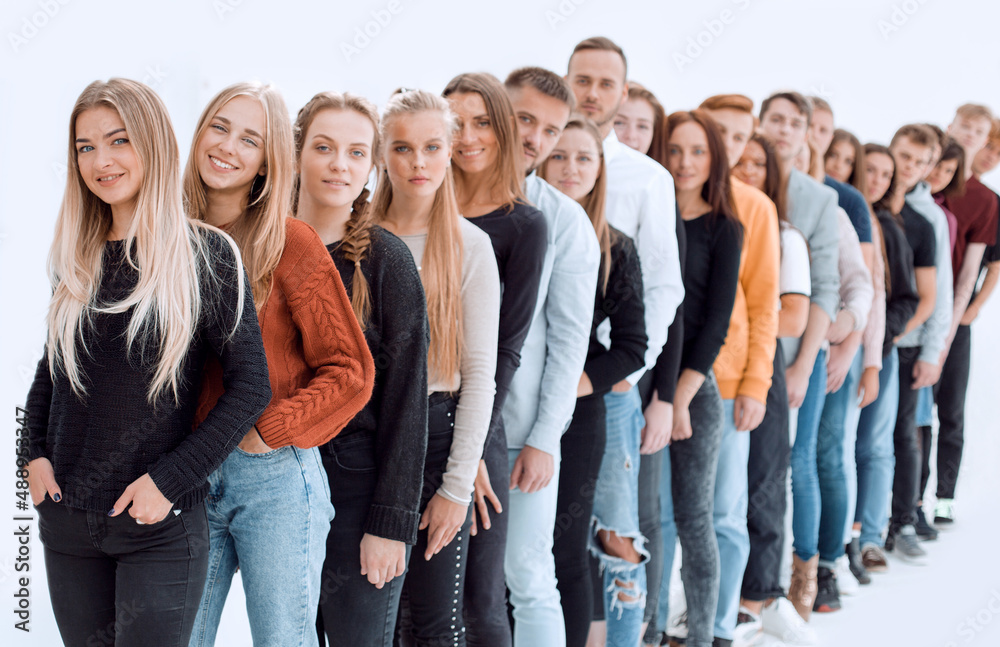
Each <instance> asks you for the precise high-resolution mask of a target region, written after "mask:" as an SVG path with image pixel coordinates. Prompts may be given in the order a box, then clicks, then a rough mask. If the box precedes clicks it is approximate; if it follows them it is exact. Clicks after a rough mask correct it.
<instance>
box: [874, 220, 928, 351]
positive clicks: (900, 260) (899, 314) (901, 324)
mask: <svg viewBox="0 0 1000 647" xmlns="http://www.w3.org/2000/svg"><path fill="white" fill-rule="evenodd" d="M876 215H877V216H878V222H879V224H880V225H881V226H882V239H883V240H884V241H885V260H886V264H887V265H888V266H889V280H888V281H887V282H886V283H887V284H886V299H885V341H884V342H883V344H882V357H888V356H889V353H891V352H892V340H893V339H895V338H896V337H897V336H899V334H900V333H901V332H903V331H904V330H905V329H906V323H907V322H908V321H909V320H910V319H911V318H912V317H913V314H914V313H915V312H916V311H917V303H918V302H919V301H920V297H919V296H918V295H917V289H916V278H915V272H914V269H913V250H912V249H910V243H909V242H907V240H906V234H905V233H904V232H903V228H902V227H901V225H900V223H899V221H898V220H896V218H894V217H893V216H892V215H891V214H890V213H889V212H888V211H885V210H884V209H880V210H879V212H878V214H876Z"/></svg>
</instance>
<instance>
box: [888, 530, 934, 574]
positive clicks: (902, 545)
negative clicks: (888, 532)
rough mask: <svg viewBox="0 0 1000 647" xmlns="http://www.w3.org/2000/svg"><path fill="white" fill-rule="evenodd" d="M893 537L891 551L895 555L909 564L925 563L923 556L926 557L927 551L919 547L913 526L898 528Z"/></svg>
mask: <svg viewBox="0 0 1000 647" xmlns="http://www.w3.org/2000/svg"><path fill="white" fill-rule="evenodd" d="M895 539H896V541H895V544H894V545H893V549H892V552H893V554H894V555H896V557H899V558H900V559H902V560H903V561H905V562H909V563H911V564H917V565H921V566H922V565H923V564H924V563H925V562H924V558H925V557H927V551H925V550H924V549H923V548H921V547H920V541H919V540H918V539H917V531H916V529H914V527H913V526H903V527H902V528H900V529H899V532H898V533H897V534H896V537H895Z"/></svg>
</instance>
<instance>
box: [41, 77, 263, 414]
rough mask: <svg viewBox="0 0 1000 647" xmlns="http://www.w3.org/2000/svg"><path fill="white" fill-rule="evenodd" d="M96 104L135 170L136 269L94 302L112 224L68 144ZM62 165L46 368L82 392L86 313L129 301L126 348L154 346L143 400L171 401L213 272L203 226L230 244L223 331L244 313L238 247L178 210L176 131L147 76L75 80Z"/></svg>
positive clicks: (132, 234) (130, 237)
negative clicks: (114, 297) (124, 283)
mask: <svg viewBox="0 0 1000 647" xmlns="http://www.w3.org/2000/svg"><path fill="white" fill-rule="evenodd" d="M99 107H105V108H110V109H112V110H115V111H116V112H117V113H118V115H119V117H121V120H122V122H123V123H124V124H125V132H126V135H127V137H128V140H129V143H130V145H131V146H132V148H133V149H134V150H135V154H136V157H137V158H138V160H139V162H140V163H141V165H142V174H143V177H142V184H141V185H140V188H139V195H138V198H137V200H136V208H135V215H134V217H133V218H132V223H131V225H130V226H129V229H128V231H127V232H126V234H125V239H124V249H125V256H126V262H127V263H128V264H129V265H130V266H131V267H132V268H133V269H135V270H136V271H137V272H138V282H137V283H136V286H135V288H134V289H133V290H132V292H131V293H130V294H129V295H128V296H126V297H125V298H124V299H122V300H121V301H118V302H116V303H110V304H103V303H98V302H97V293H98V291H99V289H100V286H101V279H102V259H103V256H104V249H105V244H104V243H105V241H106V240H107V236H108V233H109V232H110V231H111V225H112V217H111V207H110V206H109V205H108V204H106V203H104V202H102V201H101V200H100V199H99V198H98V197H97V196H95V195H94V194H93V193H91V191H90V189H88V188H87V185H86V184H85V183H84V181H83V178H82V177H81V175H80V167H79V165H78V163H77V150H76V122H77V119H78V118H79V116H80V115H81V114H83V113H84V112H86V111H87V110H91V109H94V108H99ZM66 167H67V172H66V190H65V193H64V194H63V200H62V205H61V206H60V207H59V216H58V218H57V219H56V228H55V229H56V230H55V237H54V239H53V241H52V247H51V248H50V250H49V258H48V273H49V280H50V282H51V284H52V299H51V301H50V302H49V312H48V316H47V324H48V338H47V339H48V341H47V357H48V362H49V372H50V374H51V375H52V376H53V378H55V376H56V374H57V372H58V371H61V372H63V373H64V374H65V375H66V376H67V378H68V379H69V381H70V385H71V387H72V389H73V392H74V393H75V394H76V395H77V396H79V397H83V396H85V395H86V393H87V388H86V386H85V384H84V379H83V377H84V376H83V375H82V374H81V372H80V367H79V364H78V352H80V351H81V350H82V351H83V352H84V353H87V352H89V351H88V349H87V345H86V335H85V332H86V330H87V329H88V328H89V327H91V326H92V325H93V319H92V317H93V315H94V314H114V313H122V312H127V311H129V310H132V314H131V317H130V321H129V325H128V330H127V332H126V342H127V345H128V350H129V352H131V351H132V348H133V346H134V345H135V344H136V343H137V342H138V344H139V347H140V349H141V351H142V352H143V354H144V351H146V350H147V349H155V350H154V352H155V353H156V355H157V360H156V367H155V369H154V371H153V375H152V379H151V381H150V385H149V392H148V394H147V400H148V401H149V403H150V404H155V403H156V402H157V400H158V399H159V398H160V397H161V396H166V395H168V392H169V394H170V395H172V396H173V400H174V403H175V405H176V404H178V403H179V397H180V394H179V388H180V386H181V382H180V380H181V371H182V369H183V367H184V360H185V358H186V357H187V353H188V348H189V345H190V343H191V339H192V337H193V336H194V334H195V328H196V325H197V322H198V319H199V317H200V313H201V300H202V295H201V289H200V288H201V286H200V284H199V278H208V279H210V280H217V279H218V277H217V276H215V273H214V269H213V267H214V266H215V265H216V264H218V263H219V259H217V258H212V254H211V251H210V250H209V248H208V245H207V241H206V236H205V234H206V233H207V231H208V230H211V231H214V232H216V233H218V234H221V235H222V237H223V239H224V240H225V241H226V242H227V243H228V244H229V247H230V249H231V250H232V258H231V259H228V260H229V261H230V262H232V263H234V264H235V267H236V268H237V272H236V274H237V276H238V279H237V281H238V283H237V292H238V294H239V295H240V296H239V297H238V302H237V308H236V317H235V319H234V325H233V329H232V330H231V331H230V335H231V334H232V333H233V332H235V330H236V325H238V322H239V321H240V318H241V313H242V312H243V273H242V271H239V268H241V267H242V262H241V259H240V252H239V249H238V248H237V247H236V244H235V243H234V242H233V241H232V239H230V238H229V237H228V236H226V235H225V234H222V232H220V231H219V230H218V229H216V228H214V227H210V226H209V225H207V224H204V223H195V222H191V221H189V220H188V219H187V218H186V217H185V215H184V205H183V200H182V194H181V181H180V154H179V149H178V147H177V139H176V137H175V136H174V129H173V126H172V125H171V123H170V116H169V115H168V113H167V108H166V106H165V105H164V104H163V101H162V100H161V99H160V97H159V96H157V94H156V93H155V92H153V90H152V89H150V88H149V86H147V85H144V84H142V83H139V82H137V81H131V80H129V79H121V78H113V79H110V80H109V81H107V82H104V81H94V82H93V83H91V84H90V85H88V86H87V87H86V88H85V89H84V91H83V93H82V94H80V96H79V98H77V100H76V103H75V104H74V105H73V111H72V113H71V114H70V119H69V155H68V160H67V163H66ZM78 344H79V346H78Z"/></svg>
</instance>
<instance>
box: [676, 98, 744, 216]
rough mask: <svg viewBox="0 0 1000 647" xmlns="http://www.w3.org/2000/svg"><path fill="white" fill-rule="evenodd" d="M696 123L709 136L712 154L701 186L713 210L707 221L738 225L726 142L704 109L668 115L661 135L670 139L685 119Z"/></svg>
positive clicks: (702, 193)
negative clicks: (705, 178) (705, 177)
mask: <svg viewBox="0 0 1000 647" xmlns="http://www.w3.org/2000/svg"><path fill="white" fill-rule="evenodd" d="M691 122H693V123H695V124H697V125H699V126H701V129H702V130H704V131H705V139H706V140H708V151H709V154H710V155H711V157H712V161H711V165H710V166H709V174H708V179H707V180H705V184H703V185H702V187H701V197H702V199H703V200H704V201H705V202H707V203H708V204H709V207H711V209H712V211H711V213H710V214H709V216H708V217H709V220H708V223H709V224H710V225H715V224H716V223H718V222H719V221H720V220H722V221H724V222H726V221H728V222H729V223H731V224H735V225H739V222H740V221H739V219H738V218H737V217H736V207H735V204H734V202H733V189H732V183H731V181H730V178H729V161H728V158H727V157H726V145H725V143H724V142H723V140H722V135H720V134H719V129H718V127H717V126H716V125H715V120H713V119H712V118H711V117H710V116H709V115H708V113H707V112H706V111H704V110H701V109H697V110H690V111H680V112H675V113H673V114H671V115H670V116H669V117H667V128H666V132H665V133H664V138H665V139H666V141H667V142H669V141H670V136H671V135H672V134H673V132H674V130H675V129H677V128H678V127H679V126H681V125H683V124H686V123H691Z"/></svg>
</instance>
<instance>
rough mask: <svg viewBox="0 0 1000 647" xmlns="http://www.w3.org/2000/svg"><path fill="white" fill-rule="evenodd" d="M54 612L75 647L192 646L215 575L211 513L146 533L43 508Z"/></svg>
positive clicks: (123, 521) (125, 521)
mask: <svg viewBox="0 0 1000 647" xmlns="http://www.w3.org/2000/svg"><path fill="white" fill-rule="evenodd" d="M37 510H38V515H39V531H40V536H41V540H42V545H43V546H44V549H45V570H46V575H47V576H48V584H49V595H50V596H51V598H52V611H53V612H54V614H55V618H56V624H58V625H59V633H60V634H61V635H62V639H63V643H65V644H66V645H67V646H69V647H93V646H94V645H114V646H116V647H122V646H126V647H131V646H137V647H139V646H142V647H149V646H154V647H155V646H158V645H164V646H166V645H171V646H176V645H186V644H187V643H188V641H189V640H190V639H191V631H192V629H193V628H194V618H195V615H196V614H197V612H198V605H199V603H200V602H201V594H202V591H203V589H204V588H205V578H206V575H207V573H208V518H207V517H206V515H205V507H204V506H203V505H199V506H198V507H197V508H193V509H191V510H185V511H184V512H181V513H180V514H176V515H175V514H174V513H173V512H172V511H171V512H168V513H167V516H166V518H165V519H164V520H163V521H160V522H159V523H155V524H150V525H139V524H137V523H136V522H135V519H133V518H132V517H131V516H130V515H129V514H128V511H127V510H126V511H125V512H123V513H121V514H120V515H119V516H117V517H114V518H112V517H108V516H107V514H106V513H104V512H88V511H86V510H79V509H75V508H70V507H67V506H65V505H60V504H58V503H55V502H53V501H52V500H51V499H49V498H48V496H46V498H45V501H44V502H43V503H41V504H40V505H39V506H38V508H37Z"/></svg>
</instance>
